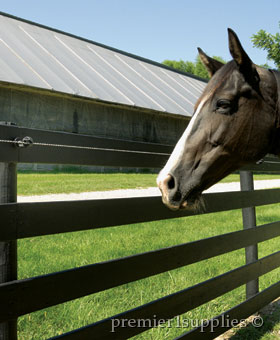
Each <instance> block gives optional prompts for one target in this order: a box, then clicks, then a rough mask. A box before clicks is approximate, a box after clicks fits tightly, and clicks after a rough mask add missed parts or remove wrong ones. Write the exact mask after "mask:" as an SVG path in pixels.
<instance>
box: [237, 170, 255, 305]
mask: <svg viewBox="0 0 280 340" xmlns="http://www.w3.org/2000/svg"><path fill="white" fill-rule="evenodd" d="M240 186H241V191H251V190H254V179H253V174H252V172H250V171H240ZM242 218H243V228H244V229H248V228H254V227H256V209H255V207H249V208H243V209H242ZM245 254H246V264H248V263H251V262H254V261H256V260H258V245H257V244H254V245H251V246H248V247H246V248H245ZM258 291H259V279H258V278H257V279H256V280H253V281H250V282H248V283H247V284H246V298H247V299H249V298H250V297H252V296H254V295H255V294H257V293H258Z"/></svg>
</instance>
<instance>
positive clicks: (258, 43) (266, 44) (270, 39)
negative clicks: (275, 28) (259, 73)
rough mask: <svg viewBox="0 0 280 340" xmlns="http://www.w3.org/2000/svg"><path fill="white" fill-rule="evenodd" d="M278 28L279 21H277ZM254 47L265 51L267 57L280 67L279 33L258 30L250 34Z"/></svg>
mask: <svg viewBox="0 0 280 340" xmlns="http://www.w3.org/2000/svg"><path fill="white" fill-rule="evenodd" d="M279 28H280V22H279ZM252 42H253V45H254V47H257V48H260V49H262V50H265V51H267V59H268V60H272V61H273V62H274V63H275V65H276V67H277V68H278V69H280V33H278V32H277V33H276V34H275V35H273V34H271V33H268V32H266V31H265V30H259V31H258V32H257V33H256V34H253V36H252Z"/></svg>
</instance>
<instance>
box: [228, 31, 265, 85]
mask: <svg viewBox="0 0 280 340" xmlns="http://www.w3.org/2000/svg"><path fill="white" fill-rule="evenodd" d="M228 41H229V50H230V53H231V55H232V57H233V59H234V60H235V62H236V63H237V65H238V67H239V70H240V72H242V74H243V75H244V77H245V79H246V80H247V81H248V82H249V83H250V84H251V86H253V88H255V90H257V91H259V81H260V77H259V74H258V72H257V69H256V67H255V64H254V63H253V62H252V60H251V59H250V58H249V56H248V55H247V53H246V52H245V51H244V49H243V47H242V45H241V43H240V41H239V39H238V37H237V35H236V33H235V32H234V31H233V30H232V29H230V28H228Z"/></svg>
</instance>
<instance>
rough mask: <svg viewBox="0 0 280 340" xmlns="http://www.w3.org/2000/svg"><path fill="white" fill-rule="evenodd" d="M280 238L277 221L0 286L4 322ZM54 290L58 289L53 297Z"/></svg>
mask: <svg viewBox="0 0 280 340" xmlns="http://www.w3.org/2000/svg"><path fill="white" fill-rule="evenodd" d="M279 235H280V222H274V223H270V224H267V225H264V226H260V227H257V228H253V229H247V230H241V231H236V232H232V233H228V234H224V235H218V236H214V237H211V238H207V239H203V240H199V241H194V242H190V243H185V244H181V245H178V246H174V247H169V248H164V249H160V250H157V251H150V252H146V253H142V254H137V255H134V256H129V257H125V258H121V259H116V260H111V261H107V262H103V263H97V264H93V265H89V266H84V267H80V268H76V269H72V270H67V271H63V272H58V273H53V274H50V275H43V276H39V277H35V278H30V279H25V280H21V281H15V282H11V283H7V284H5V285H3V286H1V285H0V301H1V307H2V308H1V310H0V322H1V321H4V320H5V318H16V317H18V316H20V315H24V314H27V313H31V312H34V311H36V310H39V309H42V308H46V307H50V306H53V305H56V304H59V303H63V302H66V301H69V300H71V299H75V298H79V297H82V296H85V295H88V294H92V293H96V292H100V291H102V290H106V289H109V288H112V287H116V286H119V285H121V284H124V283H128V282H132V281H135V280H139V279H143V278H146V277H149V276H152V275H155V274H159V273H162V272H165V271H168V270H172V269H175V268H178V267H182V266H185V265H188V264H191V263H195V262H198V261H201V260H204V259H207V258H211V257H213V256H217V255H221V254H224V253H227V252H230V251H233V250H236V249H239V248H242V247H246V246H248V245H251V244H255V243H258V242H262V241H265V240H268V239H271V238H273V237H276V236H279ZM65 282H71V285H65ZM50 287H55V291H56V294H55V295H54V294H53V291H52V290H50ZM18 302H20V303H18ZM7 311H9V312H8V313H7Z"/></svg>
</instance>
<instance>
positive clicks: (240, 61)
mask: <svg viewBox="0 0 280 340" xmlns="http://www.w3.org/2000/svg"><path fill="white" fill-rule="evenodd" d="M228 43H229V50H230V54H231V55H232V58H233V59H234V60H235V61H236V63H237V65H238V66H240V67H248V66H252V65H253V62H252V61H251V59H250V58H249V57H248V55H247V53H246V52H245V51H244V49H243V47H242V45H241V43H240V40H239V39H238V36H237V35H236V33H235V32H234V31H233V30H232V29H231V28H228Z"/></svg>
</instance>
